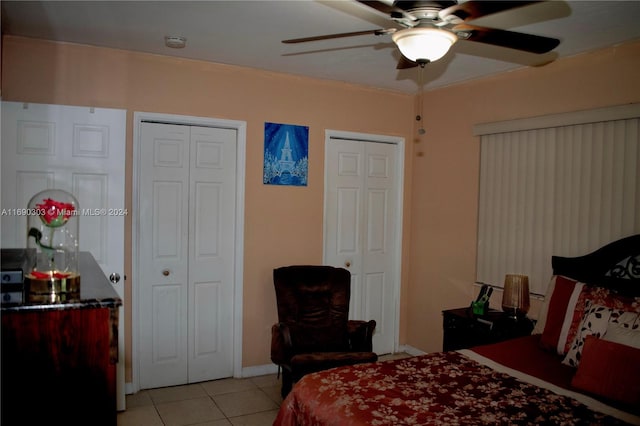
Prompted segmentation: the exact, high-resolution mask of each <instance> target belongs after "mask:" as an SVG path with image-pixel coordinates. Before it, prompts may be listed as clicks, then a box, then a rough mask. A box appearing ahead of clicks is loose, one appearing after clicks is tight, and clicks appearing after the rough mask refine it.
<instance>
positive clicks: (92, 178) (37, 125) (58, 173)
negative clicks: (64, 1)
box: [2, 102, 127, 410]
mask: <svg viewBox="0 0 640 426" xmlns="http://www.w3.org/2000/svg"><path fill="white" fill-rule="evenodd" d="M125 128H126V111H125V110H117V109H106V108H90V107H76V106H63V105H44V104H31V103H29V104H27V103H18V102H2V208H3V209H4V210H6V211H12V209H25V208H26V207H27V204H28V202H29V200H30V199H31V197H32V196H33V195H35V194H36V193H38V192H40V191H42V190H45V189H52V188H53V189H63V190H66V191H69V192H71V193H73V195H74V196H75V197H76V199H77V200H78V203H79V204H80V212H81V214H80V219H79V225H80V231H79V232H80V242H79V246H80V250H81V251H89V252H91V254H92V255H93V257H94V258H95V259H96V261H97V262H98V263H99V264H100V266H101V268H102V270H103V272H104V273H105V275H106V276H110V275H111V274H114V273H115V274H117V275H118V276H120V277H123V276H124V220H125V216H126V214H127V212H126V211H125V209H124V192H125V188H124V166H125V144H126V140H125V136H126V133H125ZM83 212H91V214H84V213H83ZM26 236H27V223H26V217H24V216H16V215H11V214H7V215H2V247H3V248H10V247H26V243H27V241H26ZM113 285H114V288H115V290H116V291H117V292H118V295H119V296H120V298H121V299H122V300H123V301H124V296H125V294H124V279H120V280H119V281H118V282H115V283H113ZM124 325H125V317H124V310H123V308H120V315H119V327H118V345H119V360H120V362H119V363H118V368H117V375H118V377H117V383H118V390H117V392H118V409H121V410H123V409H124V408H125V407H124V404H125V397H124Z"/></svg>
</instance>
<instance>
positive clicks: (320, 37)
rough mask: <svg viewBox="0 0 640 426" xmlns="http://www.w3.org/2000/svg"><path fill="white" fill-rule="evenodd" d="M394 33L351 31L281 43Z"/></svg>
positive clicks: (389, 30)
mask: <svg viewBox="0 0 640 426" xmlns="http://www.w3.org/2000/svg"><path fill="white" fill-rule="evenodd" d="M395 31H396V29H395V28H388V29H377V30H365V31H353V32H350V33H338V34H327V35H319V36H312V37H303V38H292V39H289V40H282V42H283V43H286V44H293V43H306V42H308V41H318V40H331V39H334V38H345V37H355V36H361V35H371V34H373V35H384V34H391V33H394V32H395Z"/></svg>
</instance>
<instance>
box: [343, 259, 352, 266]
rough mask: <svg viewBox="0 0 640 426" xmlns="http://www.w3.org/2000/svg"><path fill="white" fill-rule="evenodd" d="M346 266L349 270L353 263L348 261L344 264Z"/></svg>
mask: <svg viewBox="0 0 640 426" xmlns="http://www.w3.org/2000/svg"><path fill="white" fill-rule="evenodd" d="M344 266H346V267H347V268H348V267H349V266H351V262H349V261H348V260H347V261H346V262H344Z"/></svg>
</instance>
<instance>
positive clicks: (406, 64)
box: [396, 54, 418, 70]
mask: <svg viewBox="0 0 640 426" xmlns="http://www.w3.org/2000/svg"><path fill="white" fill-rule="evenodd" d="M417 66H418V63H417V62H413V61H412V60H411V59H409V58H407V57H405V56H404V55H403V54H400V60H398V65H397V66H396V69H397V70H406V69H409V68H414V67H417Z"/></svg>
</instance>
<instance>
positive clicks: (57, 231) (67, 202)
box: [24, 189, 80, 302]
mask: <svg viewBox="0 0 640 426" xmlns="http://www.w3.org/2000/svg"><path fill="white" fill-rule="evenodd" d="M79 213H80V210H79V207H78V200H76V198H75V197H74V196H73V195H72V194H70V193H69V192H67V191H63V190H60V189H46V190H44V191H40V192H38V193H37V194H36V195H34V196H33V197H31V200H30V201H29V205H28V208H27V235H28V238H27V243H28V247H29V248H31V249H33V252H34V253H35V256H34V258H33V259H29V262H30V263H31V266H32V267H31V268H30V269H29V270H28V271H26V273H25V276H24V284H25V293H26V297H27V298H28V299H32V300H33V301H39V302H60V301H66V300H71V299H74V298H78V297H80V273H79V270H78V245H79V244H78V242H79V240H80V235H79V220H78V215H79Z"/></svg>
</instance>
